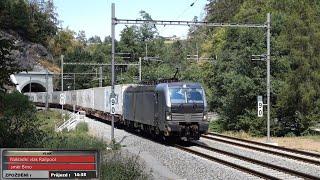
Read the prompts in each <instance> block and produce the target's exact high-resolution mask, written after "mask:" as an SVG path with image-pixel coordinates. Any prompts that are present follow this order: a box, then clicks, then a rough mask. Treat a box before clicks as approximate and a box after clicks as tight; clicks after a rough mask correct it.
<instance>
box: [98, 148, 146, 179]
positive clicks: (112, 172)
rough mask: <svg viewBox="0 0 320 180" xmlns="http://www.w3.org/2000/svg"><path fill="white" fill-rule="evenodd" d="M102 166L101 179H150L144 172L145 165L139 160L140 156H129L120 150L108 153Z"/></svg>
mask: <svg viewBox="0 0 320 180" xmlns="http://www.w3.org/2000/svg"><path fill="white" fill-rule="evenodd" d="M106 157H107V158H106V159H105V161H104V163H103V164H102V166H101V179H149V178H150V177H149V174H147V173H146V172H144V171H143V170H144V169H145V167H144V165H143V164H141V163H140V162H139V159H138V158H139V157H138V156H128V155H124V154H122V153H120V152H119V151H111V152H108V153H107V154H106Z"/></svg>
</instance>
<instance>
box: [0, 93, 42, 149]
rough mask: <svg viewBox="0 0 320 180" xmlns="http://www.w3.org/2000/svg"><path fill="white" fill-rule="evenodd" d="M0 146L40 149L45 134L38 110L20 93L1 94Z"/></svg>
mask: <svg viewBox="0 0 320 180" xmlns="http://www.w3.org/2000/svg"><path fill="white" fill-rule="evenodd" d="M0 98H1V99H2V100H3V101H2V102H3V104H4V106H3V109H1V110H0V144H1V147H3V148H13V147H15V148H17V147H18V148H23V147H25V148H26V147H40V146H41V140H42V136H43V132H42V131H41V130H40V129H39V126H40V125H41V123H40V121H39V120H38V119H37V117H36V108H35V106H33V105H32V104H31V102H30V101H29V100H28V97H27V96H24V95H22V94H21V93H19V92H14V93H10V94H2V93H1V94H0Z"/></svg>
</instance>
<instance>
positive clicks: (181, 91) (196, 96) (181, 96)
mask: <svg viewBox="0 0 320 180" xmlns="http://www.w3.org/2000/svg"><path fill="white" fill-rule="evenodd" d="M169 95H170V100H171V103H203V90H202V89H199V88H170V89H169Z"/></svg>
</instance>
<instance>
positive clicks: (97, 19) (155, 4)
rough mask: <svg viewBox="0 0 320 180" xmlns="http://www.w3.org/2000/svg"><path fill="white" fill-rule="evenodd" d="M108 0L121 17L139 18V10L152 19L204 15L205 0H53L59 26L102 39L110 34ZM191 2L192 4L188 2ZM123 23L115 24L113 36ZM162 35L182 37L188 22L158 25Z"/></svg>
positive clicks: (173, 18)
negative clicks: (60, 22) (185, 23)
mask: <svg viewBox="0 0 320 180" xmlns="http://www.w3.org/2000/svg"><path fill="white" fill-rule="evenodd" d="M111 3H115V16H116V18H119V19H120V18H121V19H138V18H140V16H139V11H141V10H144V11H146V12H147V13H149V14H150V15H151V17H152V19H154V20H190V21H191V20H193V18H194V16H198V17H199V18H200V19H201V18H203V17H204V15H205V14H204V13H205V11H204V7H205V5H206V3H207V0H54V4H55V6H56V12H57V13H58V16H59V17H58V19H59V20H60V21H62V27H63V28H66V27H68V28H69V29H71V30H73V31H75V32H79V31H80V30H84V31H85V33H86V37H87V38H89V37H91V36H94V35H97V36H100V38H101V39H102V40H103V39H104V37H105V36H109V35H111ZM192 3H194V5H193V6H190V5H191V4H192ZM124 27H125V26H124V25H117V26H116V39H118V40H119V35H120V32H121V30H122V29H123V28H124ZM157 28H158V31H159V34H160V35H161V36H164V37H170V36H173V35H176V36H178V37H181V38H185V37H186V35H187V32H188V27H187V26H165V27H163V26H157Z"/></svg>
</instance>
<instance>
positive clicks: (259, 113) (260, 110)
mask: <svg viewBox="0 0 320 180" xmlns="http://www.w3.org/2000/svg"><path fill="white" fill-rule="evenodd" d="M257 100H258V117H263V101H262V96H258V97H257Z"/></svg>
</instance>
